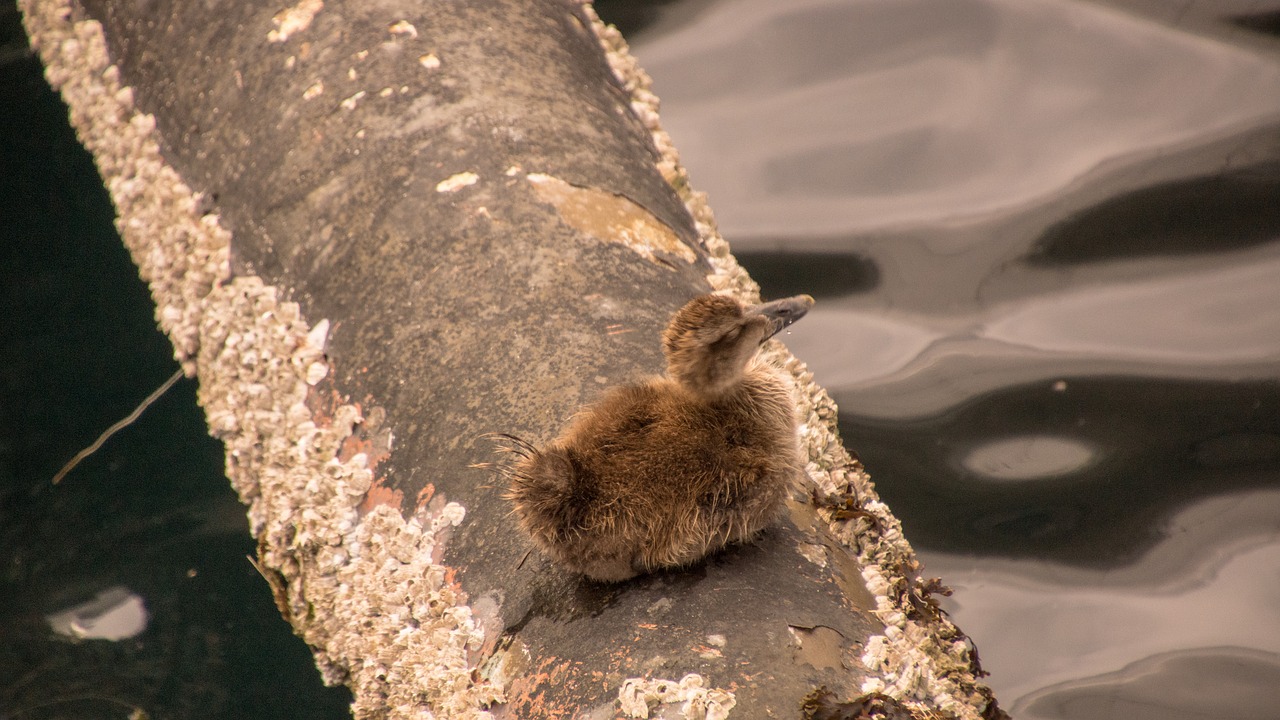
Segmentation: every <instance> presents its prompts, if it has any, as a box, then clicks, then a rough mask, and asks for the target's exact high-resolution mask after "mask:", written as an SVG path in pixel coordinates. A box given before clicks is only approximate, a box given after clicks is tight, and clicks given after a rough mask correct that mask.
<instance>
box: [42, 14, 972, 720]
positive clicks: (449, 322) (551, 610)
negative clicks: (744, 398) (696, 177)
mask: <svg viewBox="0 0 1280 720" xmlns="http://www.w3.org/2000/svg"><path fill="white" fill-rule="evenodd" d="M64 8H65V9H64ZM25 11H26V14H27V23H28V28H29V30H30V32H31V34H32V38H33V42H34V43H35V44H37V45H39V46H40V50H41V52H42V56H43V57H44V59H45V62H46V64H47V65H48V66H49V76H50V80H51V82H53V83H54V84H55V86H60V87H61V89H62V91H63V93H64V96H65V97H67V99H68V104H69V105H70V106H71V107H72V115H73V120H74V122H75V124H76V126H77V129H78V131H79V132H80V133H81V136H82V138H83V139H84V141H85V142H86V145H87V146H89V147H90V149H91V150H92V151H93V152H94V153H95V156H96V157H97V159H98V163H99V167H100V169H101V170H102V173H103V176H104V180H105V181H106V182H107V184H108V187H110V188H111V189H112V192H113V197H114V198H115V202H116V204H117V208H118V210H119V213H120V218H121V219H120V225H121V229H122V234H123V235H124V236H125V239H126V242H127V243H128V244H129V245H130V248H131V250H132V251H133V253H134V257H135V259H136V260H137V262H138V264H139V267H140V270H141V272H142V274H143V276H144V278H146V279H148V280H149V281H150V282H151V285H152V289H153V294H154V295H155V297H156V300H157V305H158V310H157V316H158V319H159V321H160V323H161V325H162V326H163V327H164V328H165V329H166V331H168V332H169V333H170V336H171V337H172V338H173V339H174V343H175V348H176V349H177V355H178V357H179V359H181V360H183V362H184V365H185V366H186V367H187V368H188V370H189V372H192V373H194V374H196V375H197V376H198V377H199V379H200V381H201V388H202V389H201V399H202V404H204V405H205V407H206V411H207V413H208V416H209V419H210V428H211V432H213V433H214V434H215V435H216V436H218V437H220V438H222V439H223V441H224V443H225V444H226V446H227V452H228V475H229V477H230V478H231V480H232V482H233V484H234V485H235V486H236V488H237V490H239V491H240V493H241V495H242V497H243V498H244V499H245V501H246V502H248V503H250V504H251V509H250V518H251V522H252V524H253V528H254V531H255V534H256V535H257V537H258V539H259V542H260V545H261V550H260V560H261V562H262V564H263V566H264V568H263V569H264V572H265V574H266V575H267V576H268V577H270V578H272V579H273V586H274V587H275V589H276V592H277V600H278V602H279V604H280V606H281V609H282V612H283V613H284V614H285V615H286V617H287V618H288V619H289V620H290V621H291V622H292V623H293V624H294V627H295V629H296V630H297V631H298V633H299V634H300V635H302V636H303V637H304V638H305V639H306V640H307V641H308V642H309V643H310V644H311V645H312V646H313V648H315V650H316V653H317V658H318V662H319V664H320V666H321V669H322V671H324V672H325V676H326V679H328V680H330V681H331V682H346V683H348V684H349V685H351V687H352V689H353V691H354V692H355V694H356V705H355V710H356V712H357V714H358V715H365V716H384V715H386V716H401V715H405V716H407V715H410V714H413V713H415V712H419V711H421V710H424V709H431V710H432V711H434V712H437V713H440V714H442V715H446V716H469V715H475V714H476V713H478V712H481V708H488V711H489V712H491V713H492V715H493V716H495V717H511V718H533V717H579V716H581V717H588V716H589V717H613V716H614V715H615V714H616V713H618V712H619V710H621V711H622V712H623V713H624V714H635V716H642V715H639V712H640V710H639V709H638V707H643V706H644V702H645V701H644V696H645V693H646V692H649V693H651V694H652V693H658V694H661V693H660V691H659V690H656V689H654V688H655V686H653V685H652V684H646V679H648V680H652V679H660V678H667V679H671V680H680V679H681V678H682V677H684V676H685V675H687V674H690V673H696V674H697V675H698V676H700V677H699V678H698V679H696V680H693V681H690V682H687V683H686V684H685V686H684V688H683V689H680V690H679V691H678V692H676V691H675V690H672V689H671V688H668V689H667V694H666V695H664V696H663V697H664V698H667V699H670V698H673V697H676V696H677V695H679V696H681V697H684V698H692V699H693V700H694V703H693V706H692V709H691V710H689V713H692V714H689V715H688V716H689V717H695V716H697V717H700V716H701V715H698V714H697V713H699V712H703V713H705V714H706V715H707V716H709V717H722V716H723V715H718V713H722V712H728V711H730V710H732V714H733V716H734V717H746V718H757V717H771V716H776V717H796V716H798V714H799V712H800V710H799V709H800V704H801V701H802V698H803V697H804V696H806V695H807V694H809V693H810V692H811V691H812V690H813V689H814V688H816V687H818V686H827V687H828V688H830V689H831V690H833V691H834V692H835V693H836V694H837V695H838V696H840V697H845V698H853V697H856V696H857V695H859V694H861V692H862V691H863V690H864V689H881V688H883V689H885V690H886V691H888V692H891V693H894V694H896V695H899V696H902V697H904V698H906V699H914V700H924V701H927V704H929V705H933V706H938V705H941V706H943V707H945V709H946V710H947V711H948V712H950V713H953V714H959V715H974V714H975V713H977V712H981V711H982V709H983V707H984V705H985V702H986V698H987V696H986V695H985V694H984V692H983V691H982V689H981V688H980V687H977V688H975V686H974V685H973V678H972V674H968V675H966V673H969V672H970V670H971V662H970V659H969V656H968V651H967V650H965V649H964V648H963V647H960V646H959V645H957V644H956V643H954V642H953V641H955V640H957V639H958V638H959V637H960V636H958V634H957V633H955V632H954V628H950V626H949V624H947V623H945V621H943V620H940V619H937V618H932V617H927V615H928V614H929V613H928V612H924V613H923V615H921V611H920V609H919V608H917V609H916V610H915V611H914V613H915V616H914V617H915V619H914V620H912V619H911V617H909V616H912V613H913V611H912V609H911V607H910V605H911V603H910V602H909V600H910V599H911V598H913V597H917V596H918V595H919V593H918V592H917V589H916V585H915V584H914V583H915V580H914V578H913V577H911V571H912V567H911V563H912V562H913V561H912V560H911V555H910V549H909V547H908V546H906V544H905V542H904V541H902V540H901V538H900V535H899V534H898V531H897V527H896V521H894V520H893V519H892V517H891V516H889V515H888V514H887V510H885V509H883V507H882V506H880V505H879V504H878V502H877V501H876V500H875V497H874V492H873V491H872V490H871V488H870V486H869V483H868V481H867V479H866V475H865V473H864V472H863V471H862V470H861V468H860V466H858V465H857V464H856V463H850V461H849V459H848V457H847V455H845V454H844V451H843V448H841V447H840V446H839V443H838V438H836V436H835V435H834V428H833V427H832V423H834V417H835V412H834V406H833V405H831V404H830V400H829V399H827V398H826V397H825V394H824V393H822V392H821V391H820V389H815V388H813V387H811V378H808V377H807V375H806V374H805V373H804V372H803V366H802V365H800V364H799V363H798V362H796V361H795V360H794V359H792V358H790V357H789V356H787V355H786V354H785V352H784V351H782V350H781V349H780V348H775V350H774V357H775V359H776V360H777V362H779V363H781V364H785V365H786V366H787V367H788V368H789V369H791V370H792V371H793V372H794V373H795V374H796V376H797V378H798V380H799V381H800V387H799V389H798V392H797V401H798V403H799V405H800V408H801V411H802V414H803V416H804V418H805V432H804V437H805V441H806V443H807V446H806V448H807V451H808V452H809V457H810V460H811V463H810V471H811V475H812V478H811V479H812V482H813V483H814V485H815V487H816V488H817V490H816V492H817V494H818V495H821V496H822V497H824V498H825V503H826V507H824V508H822V509H819V508H818V507H815V505H814V504H812V503H809V502H807V501H805V500H804V499H798V500H797V501H796V502H794V503H793V504H792V507H791V512H790V515H789V518H788V521H787V522H785V523H783V524H781V525H780V526H778V527H777V528H774V529H772V530H771V531H769V532H768V533H766V534H765V535H764V536H763V537H762V538H761V539H760V541H759V542H757V543H755V544H752V545H749V546H744V547H738V548H734V549H731V550H730V551H728V552H725V553H722V554H720V555H717V556H715V557H714V558H712V559H711V560H709V561H708V562H706V563H705V564H702V565H699V566H697V567H694V568H691V569H689V570H686V571H682V572H669V573H660V574H656V575H652V576H648V577H643V578H639V579H637V580H635V581H632V582H628V583H622V584H617V585H603V584H596V583H590V582H585V581H583V580H581V579H580V578H577V577H574V576H571V575H568V574H566V573H563V572H561V571H560V570H558V569H557V568H555V567H554V566H552V565H550V564H549V562H548V561H547V560H546V559H545V558H542V557H541V556H539V555H538V554H537V553H536V552H531V551H530V546H529V543H528V541H527V539H526V538H524V537H523V536H521V535H520V534H519V533H518V532H517V531H516V530H515V529H514V524H513V523H512V522H511V519H510V518H509V517H508V513H509V510H510V508H509V507H508V505H507V503H506V502H505V501H503V500H502V499H501V497H500V495H501V493H502V490H503V488H502V487H500V485H499V483H497V482H496V481H495V479H494V477H492V475H491V474H490V473H488V472H486V471H484V470H482V469H477V468H476V467H474V465H476V464H477V463H482V462H484V461H486V460H490V459H492V450H493V448H492V445H491V443H489V442H488V441H486V440H485V439H484V438H483V436H484V435H485V434H486V433H491V432H511V433H515V434H518V435H520V436H522V437H525V438H527V439H530V440H532V441H535V442H540V441H544V440H546V439H548V438H550V437H551V436H553V435H554V433H555V432H556V430H557V429H558V428H559V427H560V426H561V424H562V423H563V422H564V421H565V419H566V418H567V417H568V416H569V415H570V414H571V413H572V412H573V411H574V410H575V409H576V408H577V407H579V406H580V405H581V404H582V403H584V402H589V401H590V400H591V399H592V398H594V397H595V396H596V395H597V394H598V393H600V392H601V391H602V390H603V389H605V388H607V387H609V386H611V385H613V384H615V383H618V382H622V381H626V380H630V379H635V378H638V377H641V376H644V375H647V374H651V373H656V372H658V371H660V370H661V356H660V352H659V347H658V342H657V337H658V333H659V331H660V329H661V327H662V325H663V324H664V323H665V321H666V319H667V317H668V316H669V314H670V313H671V312H672V311H673V310H674V309H676V308H677V307H679V306H680V305H681V304H682V303H683V302H684V301H685V300H687V299H688V298H689V297H692V296H693V295H695V294H698V293H701V292H706V291H707V290H709V289H711V287H712V284H711V283H709V279H710V280H711V281H712V282H713V283H714V285H715V286H716V287H717V288H724V289H728V290H731V291H735V292H739V293H748V294H749V293H750V292H751V291H752V290H751V287H750V284H749V281H746V280H745V279H744V278H743V277H742V276H741V274H740V271H738V270H737V269H736V265H735V264H734V263H733V261H732V258H731V257H728V256H727V251H726V249H725V248H724V247H723V243H722V242H720V241H719V240H718V238H717V237H716V236H715V234H714V228H713V227H711V220H710V217H709V215H706V214H705V211H701V212H700V211H698V210H697V209H696V208H697V207H699V206H697V205H696V200H697V199H696V198H694V197H693V196H691V195H690V194H689V193H688V191H687V187H686V186H685V184H684V182H685V181H684V177H683V175H682V171H681V170H680V169H679V168H678V166H676V165H675V164H674V158H673V156H672V155H671V153H670V151H669V149H668V148H665V147H658V146H656V145H655V142H654V138H655V137H657V138H660V137H661V135H660V132H656V128H655V127H654V123H653V120H652V118H648V117H645V118H644V119H643V121H642V119H640V117H639V116H638V113H639V115H640V116H643V113H644V110H645V108H646V102H647V98H646V95H645V93H646V89H645V88H644V87H642V83H640V84H638V83H637V81H636V80H635V78H634V77H630V78H629V77H627V71H626V68H625V67H624V68H622V69H621V70H619V67H618V64H619V62H621V61H619V60H618V58H617V56H616V54H615V55H614V56H609V57H608V58H607V57H606V54H605V52H604V49H603V48H602V44H601V41H600V38H599V37H598V34H597V33H598V30H597V28H596V26H595V25H594V15H593V14H592V13H591V12H590V9H589V8H586V7H583V6H580V5H579V4H577V3H576V2H569V1H567V0H541V1H539V2H528V1H527V0H457V1H454V2H447V3H444V2H441V3H425V4H424V3H410V2H398V1H396V0H388V1H386V2H377V3H365V2H335V1H334V0H330V1H329V2H326V3H321V2H319V1H318V0H302V2H300V3H298V4H297V5H295V6H293V7H291V8H288V9H284V8H281V7H279V6H276V5H271V4H265V3H252V2H245V3H189V2H176V1H173V0H167V1H166V0H158V1H157V2H151V3H139V4H124V3H110V2H103V1H102V0H85V1H84V2H83V5H66V6H63V5H62V4H60V3H57V2H49V3H42V4H39V7H37V3H35V2H34V1H33V0H32V1H29V2H27V3H26V5H25ZM93 21H97V22H93ZM98 23H100V30H101V31H103V32H105V39H106V42H105V47H102V46H101V43H102V40H101V37H102V36H101V35H97V34H95V33H98V32H99V25H98ZM610 61H612V62H613V63H614V66H615V67H611V66H610ZM149 116H153V117H154V131H153V127H152V121H151V120H150V119H149ZM157 143H158V147H157ZM170 168H172V170H171V169H170ZM175 170H176V173H175V172H174V171H175ZM189 188H190V189H194V190H195V191H196V192H197V193H199V194H200V195H199V196H197V195H193V194H192V191H191V190H190V189H189ZM691 201H694V203H695V204H694V206H691V205H690V204H689V203H690V202H691ZM690 207H695V212H700V220H701V222H699V223H696V222H695V220H694V217H693V215H692V214H691V212H690ZM214 212H216V213H217V215H216V216H215V215H213V214H212V213H214ZM205 213H209V214H205ZM228 231H229V233H228ZM717 243H718V244H717ZM799 331H803V329H802V326H798V327H797V332H799ZM867 509H869V512H867V511H864V510H867ZM393 511H394V512H393ZM464 513H465V519H464V517H463V515H464ZM869 513H870V514H869ZM871 518H875V519H874V520H872V519H871ZM406 519H407V522H406ZM873 531H875V532H873ZM877 533H878V534H877ZM859 552H861V553H862V554H863V560H864V562H865V561H868V559H870V561H872V571H871V574H870V575H867V570H866V569H865V568H864V566H862V565H859V562H858V559H857V554H858V553H859ZM864 577H866V578H868V582H870V584H871V585H872V590H871V591H869V590H868V589H867V583H866V582H864ZM886 623H887V624H888V625H889V626H891V627H896V628H897V629H899V630H903V631H904V632H899V633H897V634H896V635H895V634H894V633H892V632H890V633H886V635H885V636H876V634H877V633H881V632H884V628H885V626H886ZM912 623H915V624H912ZM913 628H914V630H913ZM948 628H950V629H949V630H948ZM912 632H914V633H915V636H914V637H911V638H910V640H909V645H908V646H909V648H917V646H919V647H918V649H917V650H895V648H896V647H898V645H895V643H899V644H900V643H902V642H903V640H902V638H903V637H907V636H910V635H911V634H912ZM939 632H940V633H941V634H939ZM947 633H951V635H949V636H948V635H947ZM930 642H932V643H933V645H929V644H928V643H930ZM911 652H915V654H914V655H912V654H911ZM903 653H906V654H903ZM939 663H940V664H939ZM699 682H700V683H701V686H700V687H701V689H699V685H698V683H699ZM948 693H950V694H948ZM636 698H639V700H636ZM938 698H942V700H939V699H938ZM636 702H639V703H640V705H639V706H637V705H636V704H635V703H636ZM651 702H652V700H651ZM673 707H678V706H673ZM699 708H702V709H701V710H699Z"/></svg>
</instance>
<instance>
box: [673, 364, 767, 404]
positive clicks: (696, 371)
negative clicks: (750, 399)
mask: <svg viewBox="0 0 1280 720" xmlns="http://www.w3.org/2000/svg"><path fill="white" fill-rule="evenodd" d="M749 373H750V369H749V368H744V367H733V368H726V367H723V366H721V367H717V366H716V365H714V364H700V365H696V366H692V367H690V366H683V367H679V368H677V367H669V368H667V377H669V378H671V379H672V380H673V381H675V382H676V384H678V385H680V386H681V387H682V388H684V389H685V390H687V391H689V392H690V393H692V394H694V395H696V396H698V397H700V398H703V399H705V400H708V401H715V400H722V399H724V398H727V397H732V396H733V395H736V394H737V393H739V392H741V391H742V390H743V389H744V388H745V386H746V380H747V376H748V374H749Z"/></svg>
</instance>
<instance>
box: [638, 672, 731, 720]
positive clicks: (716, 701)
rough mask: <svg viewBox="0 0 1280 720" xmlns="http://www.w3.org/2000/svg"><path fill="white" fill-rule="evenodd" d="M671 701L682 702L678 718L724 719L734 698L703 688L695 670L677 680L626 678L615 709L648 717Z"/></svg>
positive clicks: (721, 691)
mask: <svg viewBox="0 0 1280 720" xmlns="http://www.w3.org/2000/svg"><path fill="white" fill-rule="evenodd" d="M674 703H680V704H681V705H680V708H679V711H680V717H682V718H685V720H725V718H727V717H729V711H730V710H732V709H733V706H734V705H736V704H737V700H735V699H734V697H733V693H731V692H729V691H728V690H720V689H718V688H708V687H705V681H704V680H703V679H702V676H701V675H698V674H697V673H689V674H688V675H685V676H684V677H683V678H680V680H679V681H675V680H660V679H653V678H628V679H626V680H623V681H622V687H620V688H618V709H619V710H621V711H622V714H623V715H624V716H626V717H630V718H647V717H649V713H650V712H652V711H653V710H654V709H655V708H656V707H657V706H658V705H668V704H674ZM664 717H670V716H669V715H666V716H664Z"/></svg>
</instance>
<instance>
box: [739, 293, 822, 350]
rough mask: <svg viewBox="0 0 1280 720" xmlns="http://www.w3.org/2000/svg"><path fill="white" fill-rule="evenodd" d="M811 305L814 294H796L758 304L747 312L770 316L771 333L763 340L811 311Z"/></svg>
mask: <svg viewBox="0 0 1280 720" xmlns="http://www.w3.org/2000/svg"><path fill="white" fill-rule="evenodd" d="M811 307H813V297H812V296H810V295H796V296H795V297H789V298H782V299H781V300H774V301H773V302H767V303H765V304H763V305H756V306H754V307H751V308H748V309H747V313H748V314H750V315H763V316H765V317H767V318H769V334H768V335H765V336H764V338H763V340H761V342H763V341H764V340H768V339H769V338H771V337H773V336H774V335H777V334H778V333H779V332H781V331H782V329H783V328H785V327H787V326H788V325H790V324H791V323H793V322H795V321H797V320H799V319H800V318H802V317H804V314H805V313H807V312H809V308H811Z"/></svg>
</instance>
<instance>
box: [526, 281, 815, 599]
mask: <svg viewBox="0 0 1280 720" xmlns="http://www.w3.org/2000/svg"><path fill="white" fill-rule="evenodd" d="M812 305H813V298H811V297H809V296H808V295H800V296H797V297H794V298H787V299H784V300H778V301H775V302H772V303H766V304H764V305H757V306H752V307H747V306H743V305H741V304H740V303H738V302H737V301H736V300H734V299H732V298H729V297H726V296H723V295H702V296H699V297H696V298H694V299H693V300H691V301H689V303H688V304H686V305H685V306H684V307H683V308H681V309H680V310H679V311H677V312H676V313H675V315H674V316H672V318H671V322H670V324H669V325H668V326H667V329H666V331H665V332H663V335H662V346H663V351H664V353H665V355H666V358H667V373H666V376H665V377H660V378H654V379H652V380H649V381H647V382H644V383H640V384H635V385H624V386H620V387H617V388H614V389H612V390H610V391H608V392H607V393H606V394H605V395H604V396H603V397H602V398H601V399H600V400H599V401H598V402H597V403H595V404H594V405H593V406H591V407H589V408H587V409H586V410H584V411H583V412H581V413H579V414H578V415H577V416H575V417H574V419H573V420H572V421H571V422H570V423H569V425H568V427H566V428H565V430H564V431H563V432H562V433H561V435H560V437H558V438H557V439H556V440H555V441H553V442H552V443H550V444H549V445H547V446H546V447H544V448H535V447H533V446H532V445H529V444H527V443H524V442H523V441H519V440H518V439H513V440H514V443H515V444H514V446H513V447H512V448H511V449H512V450H513V451H514V452H515V453H516V454H517V455H519V456H520V457H519V460H518V461H517V462H516V463H515V464H514V465H513V466H511V467H510V468H509V471H508V474H509V478H510V489H509V492H508V494H507V497H508V498H509V499H511V500H512V502H513V503H514V504H515V513H516V516H517V518H518V519H519V522H520V525H521V527H523V528H524V529H525V531H527V532H528V533H529V535H530V536H531V537H532V538H533V541H534V543H535V544H536V545H537V546H538V547H540V548H541V549H542V550H544V551H545V552H546V553H547V554H548V555H550V556H551V557H552V559H554V560H556V561H557V562H559V563H560V564H562V565H564V566H566V567H568V568H570V569H572V570H575V571H577V572H580V573H582V574H584V575H587V576H588V577H592V578H595V579H598V580H625V579H627V578H630V577H633V576H635V575H637V574H639V573H642V572H647V571H649V570H653V569H656V568H662V567H672V566H679V565H687V564H689V563H692V562H695V561H697V560H698V559H700V558H702V557H703V556H705V555H706V554H707V553H709V552H712V551H714V550H717V549H719V548H721V547H723V546H724V545H725V544H727V543H730V542H735V541H740V540H746V539H749V538H750V537H752V536H753V535H755V534H756V533H757V532H758V531H760V529H762V528H763V527H765V526H766V525H768V524H769V523H770V522H772V521H773V519H774V518H775V517H776V516H777V515H778V512H779V510H780V509H781V507H782V502H783V499H784V498H785V497H786V494H787V491H788V489H789V488H790V487H791V485H792V484H793V483H794V482H795V481H796V479H797V478H798V477H799V475H800V472H801V469H802V467H803V464H802V462H801V460H800V457H799V451H798V449H797V443H796V423H795V408H794V405H793V403H792V401H791V398H790V394H789V390H788V385H787V383H786V381H784V380H783V379H782V378H780V377H778V376H777V375H776V374H775V373H774V372H773V371H772V370H770V369H769V368H767V367H765V366H764V365H763V364H761V363H757V362H754V358H755V355H756V352H757V350H758V349H759V348H760V345H761V343H763V342H764V341H765V340H767V339H768V338H770V337H772V336H773V335H774V334H775V333H777V332H778V331H779V330H781V329H782V328H784V327H786V326H787V325H790V324H791V323H792V322H795V321H796V320H798V319H799V318H800V317H801V316H803V315H804V314H805V313H806V312H807V311H808V310H809V308H810V307H812Z"/></svg>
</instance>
